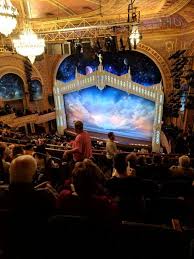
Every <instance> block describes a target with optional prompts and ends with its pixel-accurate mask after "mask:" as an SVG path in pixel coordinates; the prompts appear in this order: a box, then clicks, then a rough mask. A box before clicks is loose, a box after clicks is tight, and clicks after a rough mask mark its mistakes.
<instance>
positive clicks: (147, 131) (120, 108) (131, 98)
mask: <svg viewBox="0 0 194 259" xmlns="http://www.w3.org/2000/svg"><path fill="white" fill-rule="evenodd" d="M64 102H65V110H66V115H67V125H68V127H70V128H71V127H72V128H73V127H74V121H75V120H81V121H83V123H84V128H85V129H86V130H88V131H92V132H99V133H108V132H110V131H113V132H114V133H115V134H116V135H117V136H121V137H127V138H132V139H141V140H146V141H151V138H152V131H153V121H154V108H155V104H154V102H151V101H149V100H146V99H144V98H141V97H138V96H135V95H129V94H128V93H126V92H124V91H121V90H118V89H116V88H113V87H109V86H107V87H106V88H104V89H103V90H99V89H98V88H97V87H96V86H93V87H89V88H86V89H83V90H80V91H76V92H72V93H69V94H65V95H64Z"/></svg>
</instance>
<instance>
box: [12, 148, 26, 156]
mask: <svg viewBox="0 0 194 259" xmlns="http://www.w3.org/2000/svg"><path fill="white" fill-rule="evenodd" d="M19 155H24V149H23V147H22V146H15V147H14V148H13V149H12V156H13V158H15V157H17V156H19Z"/></svg>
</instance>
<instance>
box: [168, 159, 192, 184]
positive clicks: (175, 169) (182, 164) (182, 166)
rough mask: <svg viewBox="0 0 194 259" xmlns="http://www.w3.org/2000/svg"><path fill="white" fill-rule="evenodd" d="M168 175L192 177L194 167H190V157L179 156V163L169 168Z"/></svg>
mask: <svg viewBox="0 0 194 259" xmlns="http://www.w3.org/2000/svg"><path fill="white" fill-rule="evenodd" d="M169 172H170V175H171V176H173V177H175V176H176V177H177V176H178V177H180V176H186V177H187V176H188V177H191V178H192V179H194V169H193V168H192V167H190V158H189V157H188V156H185V155H184V156H181V157H179V165H178V166H175V165H173V166H171V167H170V168H169Z"/></svg>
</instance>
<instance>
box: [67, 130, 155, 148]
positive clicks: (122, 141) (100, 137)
mask: <svg viewBox="0 0 194 259" xmlns="http://www.w3.org/2000/svg"><path fill="white" fill-rule="evenodd" d="M88 133H89V134H90V136H91V139H92V141H93V142H94V141H98V142H100V141H102V142H104V143H105V142H106V140H107V139H108V137H107V135H106V134H103V133H96V132H90V131H88ZM64 135H69V136H75V135H76V133H75V131H74V129H71V128H69V129H65V130H64ZM115 142H116V143H117V146H118V147H119V146H120V147H122V148H124V147H126V148H133V149H137V150H138V149H142V148H143V149H148V150H151V145H152V143H151V142H148V141H143V140H137V139H130V138H124V137H118V136H115Z"/></svg>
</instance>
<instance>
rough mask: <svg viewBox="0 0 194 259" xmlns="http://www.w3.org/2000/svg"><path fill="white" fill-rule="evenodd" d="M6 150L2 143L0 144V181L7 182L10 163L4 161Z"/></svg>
mask: <svg viewBox="0 0 194 259" xmlns="http://www.w3.org/2000/svg"><path fill="white" fill-rule="evenodd" d="M6 148H7V146H6V145H5V144H4V143H0V181H3V182H4V181H8V179H9V167H10V163H9V162H6V161H5V158H6V154H5V153H6Z"/></svg>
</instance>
